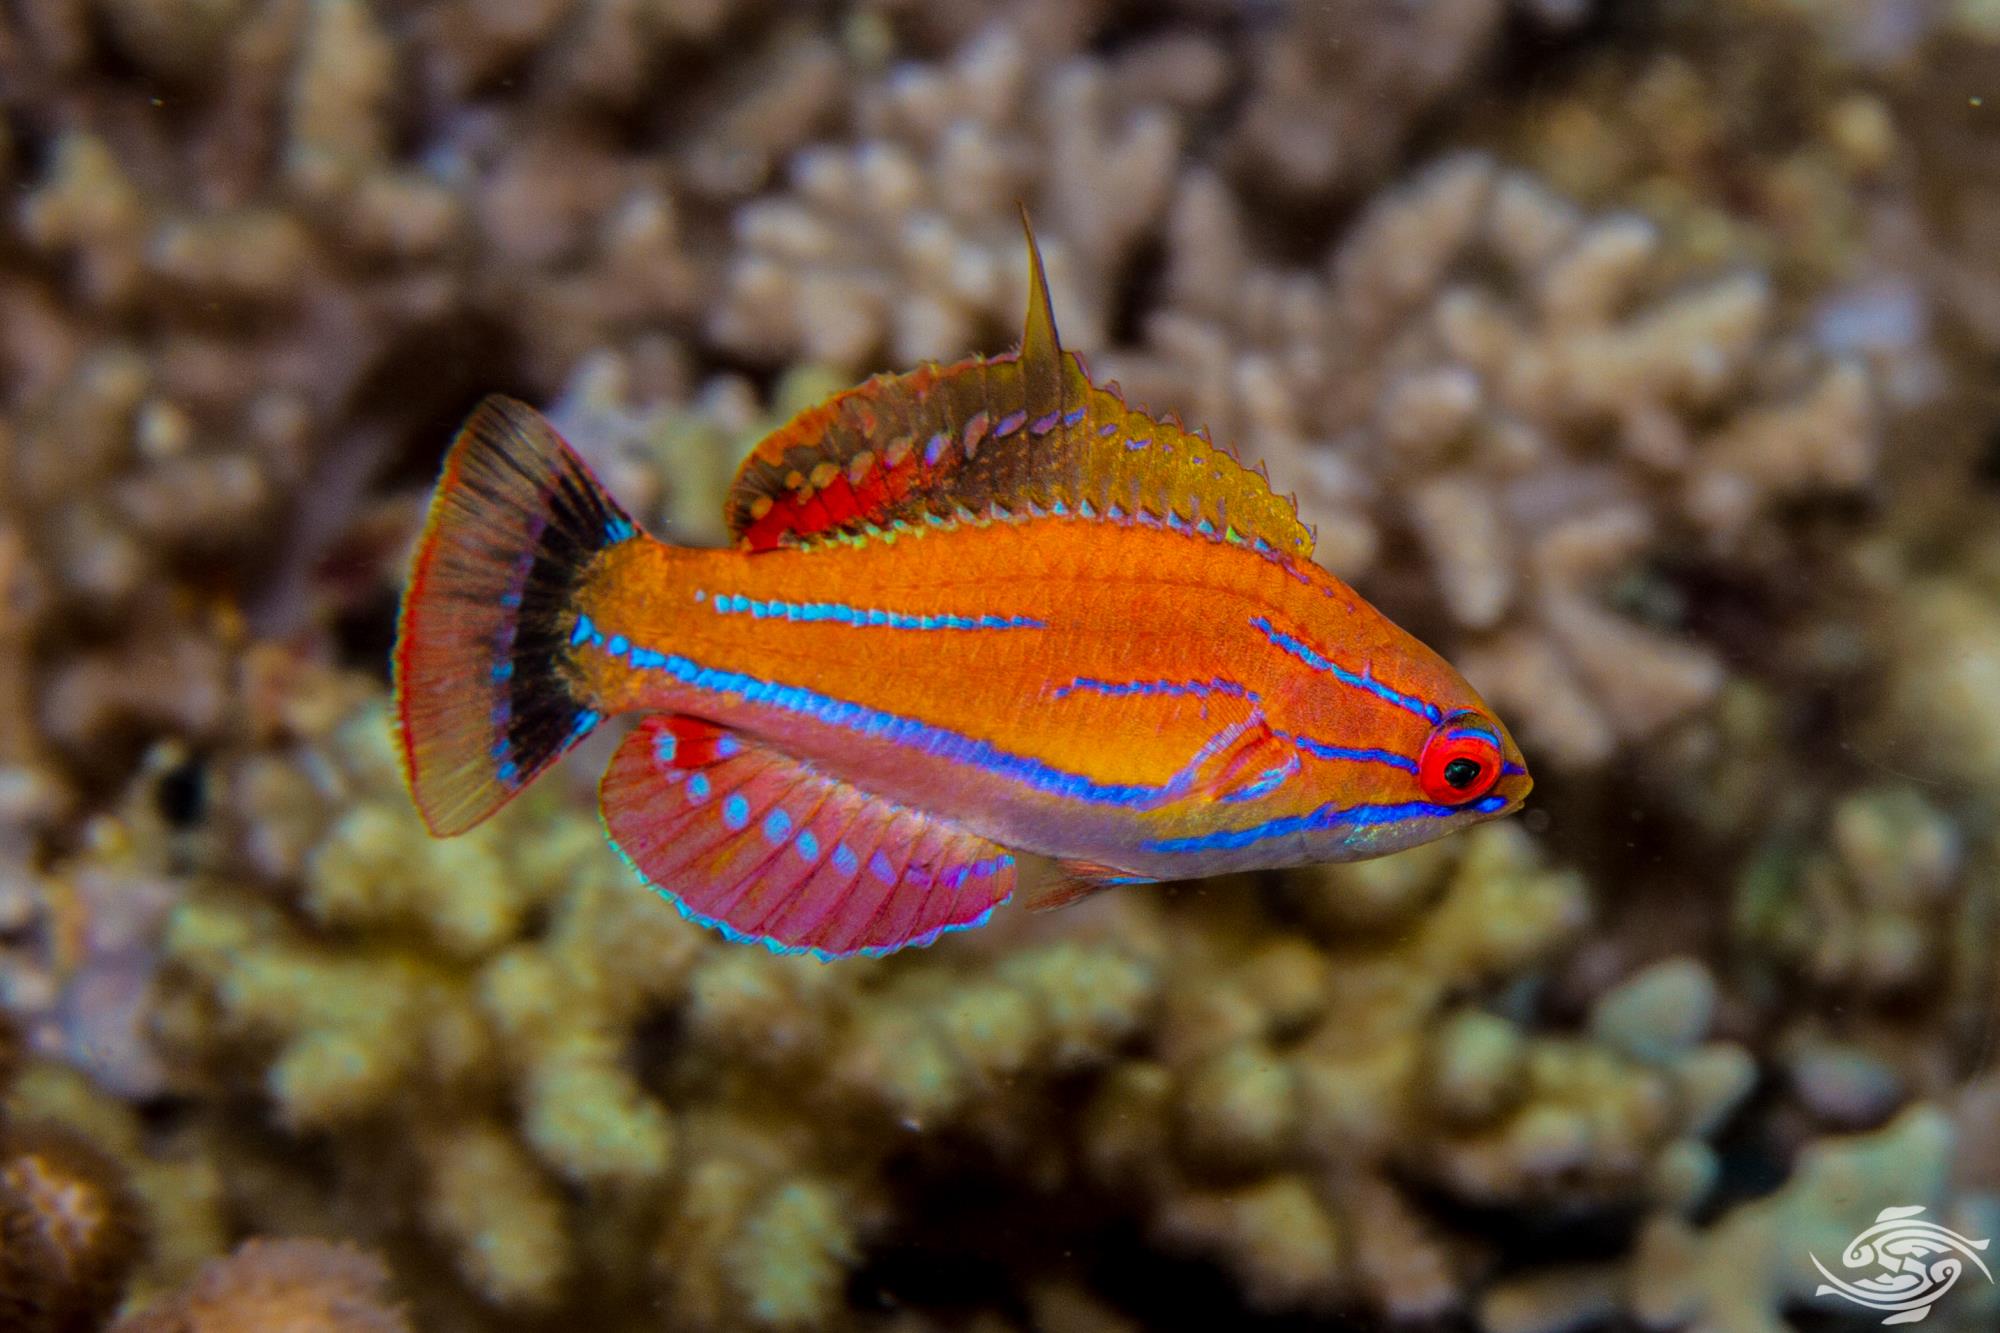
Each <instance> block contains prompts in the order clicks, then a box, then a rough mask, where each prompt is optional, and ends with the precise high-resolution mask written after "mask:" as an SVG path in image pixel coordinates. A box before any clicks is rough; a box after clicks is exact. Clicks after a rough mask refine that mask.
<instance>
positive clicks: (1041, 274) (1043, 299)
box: [1020, 204, 1062, 372]
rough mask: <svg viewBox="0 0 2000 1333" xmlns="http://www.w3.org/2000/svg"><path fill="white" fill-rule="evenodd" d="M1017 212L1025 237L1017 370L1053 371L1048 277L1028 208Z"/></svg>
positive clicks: (1058, 350)
mask: <svg viewBox="0 0 2000 1333" xmlns="http://www.w3.org/2000/svg"><path fill="white" fill-rule="evenodd" d="M1020 209H1021V231H1022V234H1023V235H1025V236H1026V237H1027V238H1028V324H1027V327H1026V328H1025V329H1024V330H1023V331H1022V333H1021V369H1022V370H1023V371H1025V372H1032V371H1034V370H1038V369H1041V368H1044V367H1047V368H1050V369H1057V368H1059V364H1060V362H1059V358H1060V357H1061V356H1062V343H1061V341H1060V340H1058V339H1057V337H1056V315H1055V310H1054V309H1053V308H1052V307H1051V305H1050V304H1049V274H1048V270H1047V269H1046V268H1044V267H1042V248H1041V247H1040V246H1039V245H1036V244H1035V224H1034V223H1032V222H1030V221H1028V206H1027V205H1026V204H1021V205H1020Z"/></svg>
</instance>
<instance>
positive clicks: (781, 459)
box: [725, 208, 1312, 557]
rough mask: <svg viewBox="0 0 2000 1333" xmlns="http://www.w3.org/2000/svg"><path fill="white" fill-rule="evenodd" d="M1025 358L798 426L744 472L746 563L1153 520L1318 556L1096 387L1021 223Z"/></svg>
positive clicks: (1300, 536)
mask: <svg viewBox="0 0 2000 1333" xmlns="http://www.w3.org/2000/svg"><path fill="white" fill-rule="evenodd" d="M1021 226H1022V229H1023V231H1024V232H1025V233H1026V236H1027V244H1028V314H1027V322H1026V327H1025V329H1024V330H1023V333H1022V339H1021V346H1020V348H1019V349H1018V350H1016V351H1013V352H1009V353H1007V354H1005V355H1003V356H996V357H990V358H989V357H972V358H970V359H968V360H965V361H960V362H958V363H957V364H955V365H950V366H937V365H923V366H919V367H918V368H917V369H915V370H912V371H909V372H907V373H905V374H901V375H877V376H875V377H874V378H872V379H870V380H868V381H866V382H865V383H863V384H861V385H859V386H857V387H855V388H853V389H849V390H847V391H846V392H844V393H838V394H835V395H834V396H833V397H832V398H829V399H828V400H827V401H825V402H824V403H819V404H817V405H815V406H813V407H809V408H807V409H806V410H805V411H803V412H801V413H799V414H798V415H797V416H796V417H794V418H793V419H792V420H791V421H790V422H788V423H786V424H785V425H784V426H783V427H781V428H780V429H778V430H776V431H774V432H772V433H771V434H770V435H768V436H766V437H765V438H764V439H763V440H762V441H761V442H759V443H758V445H757V446H756V448H754V449H752V450H751V452H750V456H749V457H748V458H746V459H744V460H743V466H742V468H741V469H740V470H739V471H738V472H737V474H736V481H735V484H734V485H732V486H731V487H730V491H729V499H728V501H727V504H726V508H725V517H726V518H727V520H728V523H729V531H730V534H731V535H732V536H734V537H735V538H736V539H737V541H738V543H739V544H740V545H742V546H743V547H745V548H747V549H749V550H768V549H771V548H773V547H777V546H798V545H809V544H811V543H813V542H816V541H822V540H827V539H830V538H836V537H841V536H849V535H853V534H857V533H865V532H866V531H868V530H869V529H871V528H889V527H893V526H895V525H897V524H914V523H920V522H924V521H927V520H931V521H947V522H948V521H953V520H955V519H957V518H958V517H960V516H963V515H965V514H972V515H975V516H985V515H1001V514H1016V515H1019V514H1034V513H1056V514H1069V515H1076V516H1081V517H1086V518H1095V519H1098V520H1101V521H1105V522H1113V523H1153V524H1158V525H1161V526H1166V527H1173V528H1176V529H1181V530H1185V531H1188V532H1191V533H1197V534H1200V535H1202V536H1207V537H1211V538H1213V539H1215V540H1217V541H1224V540H1227V541H1234V542H1239V543H1242V544H1245V545H1253V546H1261V547H1264V548H1266V549H1269V550H1272V551H1276V552H1280V553H1282V554H1285V555H1291V556H1299V557H1305V556H1309V555H1311V554H1312V534H1311V532H1310V531H1309V530H1308V529H1307V528H1306V527H1305V525H1304V524H1302V523H1301V522H1299V518H1298V511H1297V508H1296V506H1295V505H1293V504H1292V503H1291V501H1289V500H1286V499H1281V498H1279V497H1278V496H1277V495H1275V494H1274V493H1273V492H1272V490H1271V488H1270V485H1269V484H1268V483H1267V482H1266V481H1265V480H1264V478H1263V477H1262V476H1261V475H1260V474H1258V473H1256V472H1252V471H1251V470H1250V469H1248V468H1246V467H1244V466H1243V465H1242V464H1241V463H1240V462H1238V461H1237V460H1236V457H1235V455H1234V454H1232V453H1230V452H1228V451H1226V450H1224V449H1222V448H1219V447H1217V446H1215V445H1212V444H1211V443H1210V442H1209V441H1208V439H1207V437H1206V435H1204V434H1200V433H1190V432H1188V431H1186V430H1184V429H1182V428H1181V426H1180V423H1179V422H1178V421H1176V420H1174V419H1172V418H1171V417H1169V418H1168V419H1166V420H1158V419H1155V418H1153V417H1151V416H1149V415H1147V414H1146V413H1145V412H1143V411H1140V410H1137V409H1134V408H1130V407H1127V406H1126V405H1125V402H1124V400H1123V399H1122V398H1120V397H1119V396H1118V394H1117V393H1116V392H1115V388H1099V387H1097V386H1096V385H1094V384H1092V383H1091V382H1090V379H1089V377H1088V376H1087V375H1086V374H1085V373H1084V369H1083V363H1082V361H1081V360H1079V359H1078V358H1077V356H1076V354H1075V353H1074V352H1067V351H1064V350H1063V348H1062V345H1061V343H1060V342H1059V341H1058V340H1057V337H1056V323H1055V313H1054V309H1053V306H1052V304H1051V302H1050V299H1049V284H1048V275H1047V273H1046V271H1045V270H1044V268H1043V265H1042V256H1041V251H1040V248H1039V247H1038V246H1037V245H1036V244H1035V235H1034V231H1033V229H1032V228H1031V227H1030V226H1029V224H1028V216H1027V210H1026V209H1025V208H1024V209H1023V210H1022V213H1021Z"/></svg>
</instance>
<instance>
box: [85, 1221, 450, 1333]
mask: <svg viewBox="0 0 2000 1333" xmlns="http://www.w3.org/2000/svg"><path fill="white" fill-rule="evenodd" d="M388 1278H389V1274H388V1270H387V1269H385V1268H384V1267H383V1266H382V1261H381V1260H379V1259H377V1258H375V1257H373V1256H372V1255H368V1254H364V1253H362V1252H361V1251H359V1250H357V1249H355V1248H353V1247H352V1246H344V1245H329V1244H327V1243H326V1242H325V1241H318V1240H277V1241H271V1240H251V1241H245V1242H244V1243H243V1244H242V1245H239V1246H238V1247H237V1248H236V1250H235V1251H234V1252H233V1253H232V1254H230V1256H229V1257H228V1258H226V1259H217V1260H215V1261H214V1262H212V1263H210V1264H207V1265H206V1266H204V1267H203V1268H202V1270H201V1273H200V1275H199V1276H198V1277H196V1278H195V1280H194V1281H193V1282H190V1283H189V1284H188V1285H187V1287H186V1288H185V1289H184V1290H182V1291H179V1292H177V1293H175V1295H174V1296H173V1298H172V1299H171V1300H169V1301H167V1302H165V1303H164V1304H161V1305H158V1306H155V1307H154V1308H151V1309H148V1310H147V1311H145V1312H144V1313H142V1314H136V1315H127V1316H126V1317H125V1318H123V1319H120V1320H119V1321H118V1322H117V1323H116V1324H113V1325H112V1326H111V1327H112V1329H113V1330H114V1331H115V1333H257V1331H258V1330H264V1329H279V1328H282V1329H288V1330H295V1331H296V1333H409V1328H410V1324H409V1321H408V1320H407V1319H405V1318H404V1317H403V1315H402V1314H401V1313H400V1312H399V1311H398V1310H396V1309H395V1308H394V1307H393V1306H390V1305H387V1304H385V1303H384V1302H383V1299H382V1288H383V1286H384V1285H385V1284H386V1283H387V1282H388Z"/></svg>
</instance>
